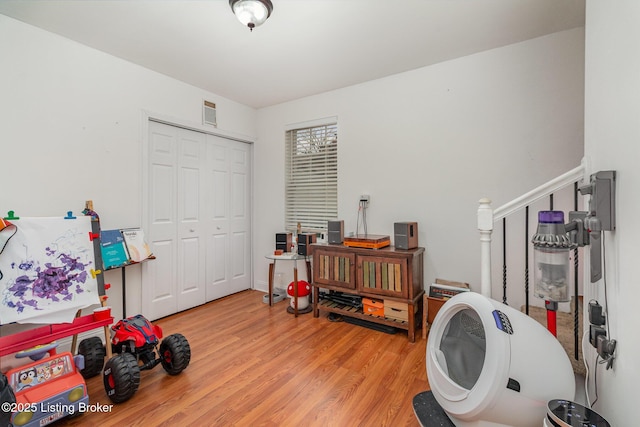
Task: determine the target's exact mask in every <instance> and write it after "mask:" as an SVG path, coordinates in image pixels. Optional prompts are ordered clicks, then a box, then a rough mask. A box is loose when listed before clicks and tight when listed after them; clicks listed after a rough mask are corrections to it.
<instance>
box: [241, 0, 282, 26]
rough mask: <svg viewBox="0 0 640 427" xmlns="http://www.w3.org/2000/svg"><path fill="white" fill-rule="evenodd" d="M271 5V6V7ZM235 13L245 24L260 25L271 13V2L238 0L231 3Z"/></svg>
mask: <svg viewBox="0 0 640 427" xmlns="http://www.w3.org/2000/svg"><path fill="white" fill-rule="evenodd" d="M270 7H271V8H270ZM231 8H232V9H233V13H234V14H235V15H236V17H237V18H238V20H239V21H240V22H242V24H243V25H247V26H248V27H249V28H253V27H258V26H260V25H262V24H263V23H264V21H266V20H267V18H268V17H269V15H270V14H271V9H272V6H271V3H270V2H269V3H267V2H265V1H260V0H238V1H236V2H235V3H233V4H232V5H231Z"/></svg>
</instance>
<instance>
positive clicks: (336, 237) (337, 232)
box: [327, 220, 344, 245]
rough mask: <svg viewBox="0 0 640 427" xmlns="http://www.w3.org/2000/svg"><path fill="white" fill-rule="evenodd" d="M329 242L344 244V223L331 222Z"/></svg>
mask: <svg viewBox="0 0 640 427" xmlns="http://www.w3.org/2000/svg"><path fill="white" fill-rule="evenodd" d="M327 229H328V230H327V231H328V233H327V234H328V236H327V241H328V242H329V243H331V244H337V245H340V244H342V242H343V240H344V221H343V220H337V221H329V222H328V225H327Z"/></svg>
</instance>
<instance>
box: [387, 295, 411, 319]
mask: <svg viewBox="0 0 640 427" xmlns="http://www.w3.org/2000/svg"><path fill="white" fill-rule="evenodd" d="M384 317H387V318H389V319H395V320H400V321H402V322H406V321H408V320H409V304H407V303H406V302H397V301H392V300H388V299H386V300H384Z"/></svg>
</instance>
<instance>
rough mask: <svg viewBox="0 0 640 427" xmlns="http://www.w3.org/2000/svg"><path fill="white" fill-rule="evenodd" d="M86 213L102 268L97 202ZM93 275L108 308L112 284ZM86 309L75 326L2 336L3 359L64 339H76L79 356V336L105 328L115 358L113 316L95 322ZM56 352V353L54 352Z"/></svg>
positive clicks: (108, 352)
mask: <svg viewBox="0 0 640 427" xmlns="http://www.w3.org/2000/svg"><path fill="white" fill-rule="evenodd" d="M84 213H85V214H90V215H91V233H90V239H91V241H92V242H93V249H94V257H95V263H96V266H98V265H102V256H101V252H100V219H99V218H98V215H97V214H96V213H95V212H94V211H93V202H92V201H91V200H88V201H87V202H86V203H85V210H84ZM66 218H69V219H72V218H73V216H72V214H71V212H68V213H67V217H66ZM5 219H11V220H18V219H19V217H16V216H14V212H13V211H10V212H9V216H8V217H7V218H5ZM91 273H92V275H95V278H96V281H97V283H98V294H99V295H100V305H101V306H102V307H104V306H105V303H106V300H107V298H108V297H107V296H106V295H105V289H108V288H109V287H110V285H108V284H107V285H105V283H104V277H103V276H102V271H101V270H93V271H92V272H91ZM81 314H82V310H78V311H77V313H76V316H75V319H74V320H73V322H72V323H71V324H53V325H46V326H41V327H38V328H35V329H30V330H28V331H24V332H19V333H16V334H12V335H7V336H2V337H0V356H6V355H9V354H13V353H17V352H18V351H21V350H26V349H29V348H31V347H34V346H37V345H43V344H47V343H50V342H51V341H55V340H57V339H60V338H66V337H69V336H72V337H73V338H72V340H71V353H74V354H75V351H76V344H77V339H78V334H79V333H81V332H85V331H90V330H92V329H96V328H99V327H102V328H103V329H104V334H105V349H106V355H107V358H109V359H110V358H111V356H112V352H111V345H110V344H109V341H110V340H109V338H110V334H109V325H111V324H112V323H113V320H114V319H113V317H108V318H106V319H103V320H95V318H94V315H93V314H89V315H85V316H82V315H81ZM52 351H55V350H52Z"/></svg>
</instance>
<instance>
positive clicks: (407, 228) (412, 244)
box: [393, 222, 418, 249]
mask: <svg viewBox="0 0 640 427" xmlns="http://www.w3.org/2000/svg"><path fill="white" fill-rule="evenodd" d="M393 244H394V246H395V247H396V248H398V249H413V248H417V247H418V223H417V222H396V223H394V224H393Z"/></svg>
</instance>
